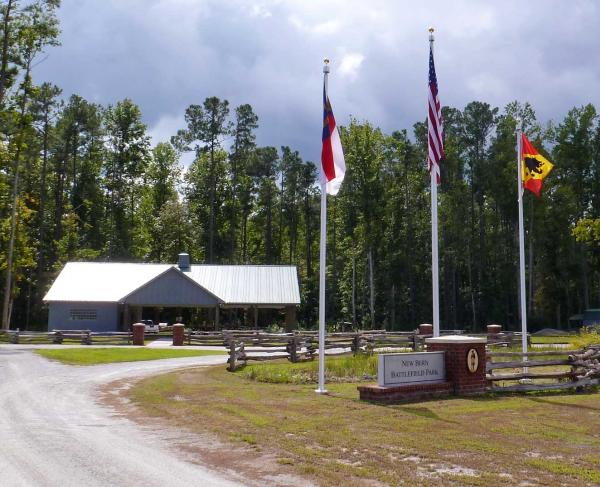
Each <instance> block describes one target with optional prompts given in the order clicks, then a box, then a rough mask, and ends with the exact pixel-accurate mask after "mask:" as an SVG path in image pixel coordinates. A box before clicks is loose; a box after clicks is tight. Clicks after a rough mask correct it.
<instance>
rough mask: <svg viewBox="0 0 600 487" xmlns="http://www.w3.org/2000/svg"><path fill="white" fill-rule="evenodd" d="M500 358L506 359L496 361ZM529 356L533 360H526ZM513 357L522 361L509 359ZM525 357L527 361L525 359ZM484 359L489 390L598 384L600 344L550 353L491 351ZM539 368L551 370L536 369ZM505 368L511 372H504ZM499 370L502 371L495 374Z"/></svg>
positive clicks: (523, 389) (573, 386) (506, 390)
mask: <svg viewBox="0 0 600 487" xmlns="http://www.w3.org/2000/svg"><path fill="white" fill-rule="evenodd" d="M500 357H507V358H508V359H509V360H506V361H499V360H497V359H498V358H500ZM530 357H533V358H534V360H529V358H530ZM543 357H545V358H543ZM560 357H562V358H560ZM514 358H520V359H521V360H510V359H514ZM524 358H527V360H526V361H524V360H523V359H524ZM487 360H488V362H487V364H486V371H487V379H488V381H489V383H490V387H489V389H490V390H492V391H504V392H516V391H541V390H551V389H569V388H581V387H586V386H592V385H598V384H599V383H600V345H591V346H589V347H586V348H584V349H582V350H564V351H549V352H527V353H521V352H491V351H490V352H488V353H487ZM541 367H552V369H551V370H539V368H541ZM508 369H510V372H506V370H508ZM531 369H533V370H531ZM499 370H500V371H502V370H504V372H500V373H495V371H499ZM536 381H538V382H536ZM498 382H500V383H501V384H498Z"/></svg>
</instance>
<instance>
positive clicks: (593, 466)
mask: <svg viewBox="0 0 600 487" xmlns="http://www.w3.org/2000/svg"><path fill="white" fill-rule="evenodd" d="M329 362H333V361H328V367H329ZM308 365H309V364H288V363H286V362H281V363H277V362H273V363H269V364H264V365H259V366H252V367H247V368H246V369H242V370H240V371H238V372H236V373H230V372H227V371H226V370H225V367H224V366H219V367H210V368H206V369H193V370H185V371H178V372H173V373H169V374H165V375H161V376H156V377H152V378H148V379H145V380H143V381H141V382H139V383H138V384H137V385H136V386H135V387H134V388H133V389H131V390H130V391H129V393H128V394H129V397H130V398H131V399H132V400H133V402H134V404H136V405H137V406H138V407H139V408H141V409H142V411H143V412H144V413H145V414H146V415H147V416H150V417H157V418H163V419H164V420H166V421H167V422H168V423H169V424H170V425H171V426H173V427H177V428H184V429H187V430H192V431H197V432H199V433H205V432H210V433H213V434H216V435H217V436H218V437H220V438H221V439H222V440H225V441H227V442H231V443H233V444H238V445H245V446H246V447H250V448H252V449H255V450H256V451H259V452H264V453H268V454H273V455H275V456H276V458H277V462H278V463H279V464H281V465H283V466H286V467H285V468H292V469H293V471H294V472H295V473H297V474H298V475H301V476H305V477H306V478H308V479H310V480H312V481H315V482H316V483H318V484H319V485H326V486H338V485H343V486H353V485H360V486H362V485H365V486H366V485H368V486H379V485H392V486H396V485H444V486H446V485H456V486H462V485H485V486H490V485H502V486H504V485H518V484H521V483H522V485H550V486H559V485H573V486H575V485H578V486H579V485H598V484H600V461H599V460H598V459H599V458H600V396H599V395H598V394H597V393H584V394H548V393H546V394H528V395H519V396H508V395H502V396H500V395H499V396H491V395H488V396H483V397H478V398H469V399H468V398H451V399H443V400H436V401H428V402H420V403H411V404H399V405H377V404H372V403H366V402H361V401H359V399H358V391H357V390H356V386H357V384H356V383H348V382H331V383H329V384H328V386H327V387H328V389H329V391H330V394H329V395H317V394H315V392H314V389H315V385H314V384H312V383H311V384H303V383H300V384H298V383H296V384H294V383H269V382H260V381H257V380H253V379H252V378H250V377H253V376H254V377H255V378H257V377H256V376H257V374H261V375H262V376H266V377H276V376H278V374H281V373H282V371H283V370H284V369H286V368H287V369H299V370H301V371H302V370H303V369H304V371H303V372H298V371H294V370H292V371H288V372H287V375H288V377H289V376H294V374H296V375H298V374H299V376H300V377H301V376H302V374H303V373H305V372H306V370H305V369H306V367H307V366H308ZM258 368H264V369H269V368H271V369H272V370H271V371H269V370H264V371H262V372H259V371H258V372H257V370H256V369H258ZM252 369H255V370H254V372H252ZM281 382H285V381H281Z"/></svg>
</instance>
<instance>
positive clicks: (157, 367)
mask: <svg viewBox="0 0 600 487" xmlns="http://www.w3.org/2000/svg"><path fill="white" fill-rule="evenodd" d="M224 362H225V357H218V356H208V357H190V358H182V359H169V360H159V361H149V362H129V363H122V364H108V365H97V366H87V367H84V366H66V365H62V364H59V363H56V362H51V361H48V360H46V359H43V358H41V357H39V356H37V355H35V354H34V353H32V352H31V351H30V349H29V350H25V349H23V348H21V347H19V346H14V345H13V346H12V347H0V485H2V486H10V487H17V486H36V487H37V486H42V487H46V486H48V487H50V486H52V487H55V486H60V487H70V486H77V487H80V486H85V487H96V486H103V487H104V486H144V487H150V486H157V487H158V486H161V487H163V486H164V487H168V486H178V487H179V486H202V487H212V486H224V487H229V486H231V487H233V486H239V485H240V484H237V483H235V482H232V481H231V480H228V479H226V478H224V477H222V475H221V474H220V473H215V472H213V471H210V470H209V469H207V468H205V467H203V466H200V465H196V464H193V463H188V462H186V461H184V460H182V459H180V458H179V457H178V453H177V451H176V450H175V449H173V450H170V449H169V446H168V442H165V441H164V438H163V439H162V440H161V434H163V435H164V434H166V433H161V431H155V432H153V431H151V430H150V429H147V430H146V429H141V428H139V427H137V426H136V425H135V424H133V423H132V422H131V421H129V420H127V419H125V418H123V417H119V416H116V415H114V412H113V411H112V410H111V409H110V408H108V407H106V406H102V405H100V404H98V403H97V402H96V399H95V390H96V389H97V387H98V386H100V385H102V384H104V383H107V382H110V381H113V380H117V379H125V378H128V377H141V376H146V375H152V374H155V373H159V372H163V371H165V370H170V369H174V368H178V367H182V366H190V365H196V364H205V365H209V364H217V363H224Z"/></svg>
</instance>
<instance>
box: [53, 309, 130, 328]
mask: <svg viewBox="0 0 600 487" xmlns="http://www.w3.org/2000/svg"><path fill="white" fill-rule="evenodd" d="M48 308H49V309H48V330H49V331H50V330H91V331H118V330H119V305H118V304H117V303H85V302H51V303H49V304H48Z"/></svg>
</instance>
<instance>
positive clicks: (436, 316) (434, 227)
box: [429, 27, 440, 337]
mask: <svg viewBox="0 0 600 487" xmlns="http://www.w3.org/2000/svg"><path fill="white" fill-rule="evenodd" d="M433 31H434V29H433V27H430V28H429V48H430V49H431V52H433V40H434V39H433ZM429 172H430V173H431V286H432V291H433V294H432V297H433V299H432V301H433V336H434V337H438V336H440V284H439V270H438V206H437V200H438V196H437V172H436V170H435V165H432V166H431V170H430V171H429Z"/></svg>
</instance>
